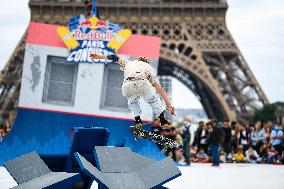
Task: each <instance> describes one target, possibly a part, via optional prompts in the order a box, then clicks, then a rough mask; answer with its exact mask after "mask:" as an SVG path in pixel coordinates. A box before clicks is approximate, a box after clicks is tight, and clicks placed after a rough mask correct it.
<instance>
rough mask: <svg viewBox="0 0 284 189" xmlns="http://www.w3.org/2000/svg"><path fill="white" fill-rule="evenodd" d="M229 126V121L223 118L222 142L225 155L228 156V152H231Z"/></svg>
mask: <svg viewBox="0 0 284 189" xmlns="http://www.w3.org/2000/svg"><path fill="white" fill-rule="evenodd" d="M231 130H232V129H231V127H230V126H229V121H228V120H224V122H223V131H224V134H225V136H224V142H223V148H224V152H225V156H228V154H229V153H230V152H231V136H232V131H231Z"/></svg>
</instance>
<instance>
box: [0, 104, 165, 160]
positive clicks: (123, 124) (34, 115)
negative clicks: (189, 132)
mask: <svg viewBox="0 0 284 189" xmlns="http://www.w3.org/2000/svg"><path fill="white" fill-rule="evenodd" d="M130 125H133V121H131V120H122V119H114V118H105V117H96V116H83V115H77V114H67V113H61V112H47V111H40V110H28V109H19V110H18V112H17V118H16V121H15V123H14V126H13V129H12V131H11V132H10V133H9V135H8V136H7V137H6V138H4V140H3V142H2V143H0V152H1V156H0V165H2V164H3V162H5V161H7V160H10V159H14V158H16V157H18V156H20V155H23V154H26V153H29V152H31V151H36V152H37V153H38V154H41V155H45V154H48V155H66V156H68V154H69V147H70V145H71V140H70V131H71V129H72V128H74V127H104V128H107V129H108V130H109V131H110V136H109V140H108V145H109V146H126V147H130V149H131V150H132V151H133V152H137V153H139V154H141V155H143V156H146V157H149V158H151V159H154V160H160V159H163V158H164V157H165V155H164V153H163V152H161V151H160V149H159V148H158V147H157V145H156V144H154V143H153V142H150V141H147V140H144V139H141V140H139V141H138V142H136V141H135V140H134V138H133V136H132V134H131V133H130V132H129V131H128V127H129V126H130Z"/></svg>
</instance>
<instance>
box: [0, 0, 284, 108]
mask: <svg viewBox="0 0 284 189" xmlns="http://www.w3.org/2000/svg"><path fill="white" fill-rule="evenodd" d="M228 3H229V10H228V12H227V25H228V28H229V30H230V31H231V34H232V35H233V38H234V39H235V41H236V42H237V44H238V46H239V48H240V50H241V52H242V53H243V55H244V57H245V59H246V61H247V62H248V64H249V66H250V67H251V69H252V71H253V73H254V74H255V76H256V78H257V79H258V81H259V83H260V85H261V87H262V88H263V90H264V92H265V93H266V95H267V96H268V98H269V100H270V102H275V101H284V85H283V81H284V11H283V10H284V1H283V0H270V1H267V0H228ZM29 20H30V11H29V9H28V0H16V1H15V0H14V1H8V0H1V7H0V32H1V35H0V42H1V43H0V67H1V68H2V67H3V66H4V65H5V64H6V62H7V60H8V59H9V57H10V55H11V54H12V52H13V50H14V48H15V47H16V45H17V43H18V42H19V40H20V38H21V36H22V35H23V33H24V31H25V30H26V28H27V26H28V23H29ZM184 99H187V100H186V101H185V100H184ZM173 104H174V106H176V107H183V108H200V107H201V105H200V103H199V102H198V101H197V99H196V97H194V95H193V94H192V93H191V92H189V91H188V89H187V88H186V87H184V86H183V85H182V84H181V83H180V82H179V81H177V80H174V81H173Z"/></svg>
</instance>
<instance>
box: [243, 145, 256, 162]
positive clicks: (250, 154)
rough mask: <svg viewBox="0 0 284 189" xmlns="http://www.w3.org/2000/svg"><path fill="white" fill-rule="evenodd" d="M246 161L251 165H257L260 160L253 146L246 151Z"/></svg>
mask: <svg viewBox="0 0 284 189" xmlns="http://www.w3.org/2000/svg"><path fill="white" fill-rule="evenodd" d="M246 159H247V161H248V162H249V163H256V162H257V160H258V159H259V155H258V153H257V152H256V151H255V150H254V149H253V148H252V147H251V146H250V147H249V148H248V150H247V151H246Z"/></svg>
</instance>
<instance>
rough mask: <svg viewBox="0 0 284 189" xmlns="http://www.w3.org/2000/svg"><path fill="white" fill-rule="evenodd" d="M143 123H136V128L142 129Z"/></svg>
mask: <svg viewBox="0 0 284 189" xmlns="http://www.w3.org/2000/svg"><path fill="white" fill-rule="evenodd" d="M142 126H143V125H142V123H136V124H135V125H134V127H135V128H136V129H142Z"/></svg>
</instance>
